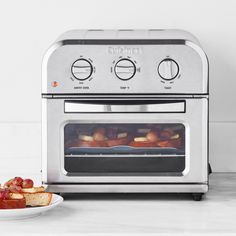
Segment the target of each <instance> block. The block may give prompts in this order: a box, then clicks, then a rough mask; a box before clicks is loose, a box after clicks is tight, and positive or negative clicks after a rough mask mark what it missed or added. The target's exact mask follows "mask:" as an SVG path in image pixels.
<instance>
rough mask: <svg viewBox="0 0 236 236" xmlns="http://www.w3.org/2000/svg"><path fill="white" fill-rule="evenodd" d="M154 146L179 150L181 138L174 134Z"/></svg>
mask: <svg viewBox="0 0 236 236" xmlns="http://www.w3.org/2000/svg"><path fill="white" fill-rule="evenodd" d="M156 145H157V146H158V147H165V148H167V147H169V148H180V147H181V138H180V135H179V134H174V135H173V136H171V137H170V139H169V140H159V141H157V143H156Z"/></svg>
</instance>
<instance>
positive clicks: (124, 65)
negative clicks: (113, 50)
mask: <svg viewBox="0 0 236 236" xmlns="http://www.w3.org/2000/svg"><path fill="white" fill-rule="evenodd" d="M135 73H136V66H135V64H134V62H132V61H131V60H130V59H126V58H125V59H121V60H119V61H118V62H117V63H116V64H115V74H116V76H117V77H118V78H119V79H121V80H129V79H131V78H132V77H133V76H134V75H135Z"/></svg>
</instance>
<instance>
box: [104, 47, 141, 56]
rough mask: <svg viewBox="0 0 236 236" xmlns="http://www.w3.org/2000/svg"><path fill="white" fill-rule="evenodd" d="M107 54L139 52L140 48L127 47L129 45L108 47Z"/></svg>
mask: <svg viewBox="0 0 236 236" xmlns="http://www.w3.org/2000/svg"><path fill="white" fill-rule="evenodd" d="M108 53H109V54H126V55H133V54H141V53H142V49H141V48H129V47H122V46H121V47H108Z"/></svg>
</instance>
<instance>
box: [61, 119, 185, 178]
mask: <svg viewBox="0 0 236 236" xmlns="http://www.w3.org/2000/svg"><path fill="white" fill-rule="evenodd" d="M136 116H137V115H136ZM185 158H186V156H185V126H184V124H182V123H159V122H156V123H99V124H98V123H68V124H66V125H65V127H64V163H65V170H66V171H67V173H68V174H73V173H74V174H83V173H90V174H91V175H94V174H95V175H116V174H118V175H137V173H138V174H139V175H147V174H149V175H166V174H167V173H168V175H181V174H182V172H183V171H184V169H185Z"/></svg>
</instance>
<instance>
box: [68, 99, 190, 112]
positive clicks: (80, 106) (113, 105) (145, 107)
mask: <svg viewBox="0 0 236 236" xmlns="http://www.w3.org/2000/svg"><path fill="white" fill-rule="evenodd" d="M185 110H186V104H185V101H184V100H173V101H170V100H158V101H150V102H148V101H137V100H136V101H135V100H133V101H127V100H126V101H76V100H65V103H64V112H65V113H123V112H124V113H185Z"/></svg>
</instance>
